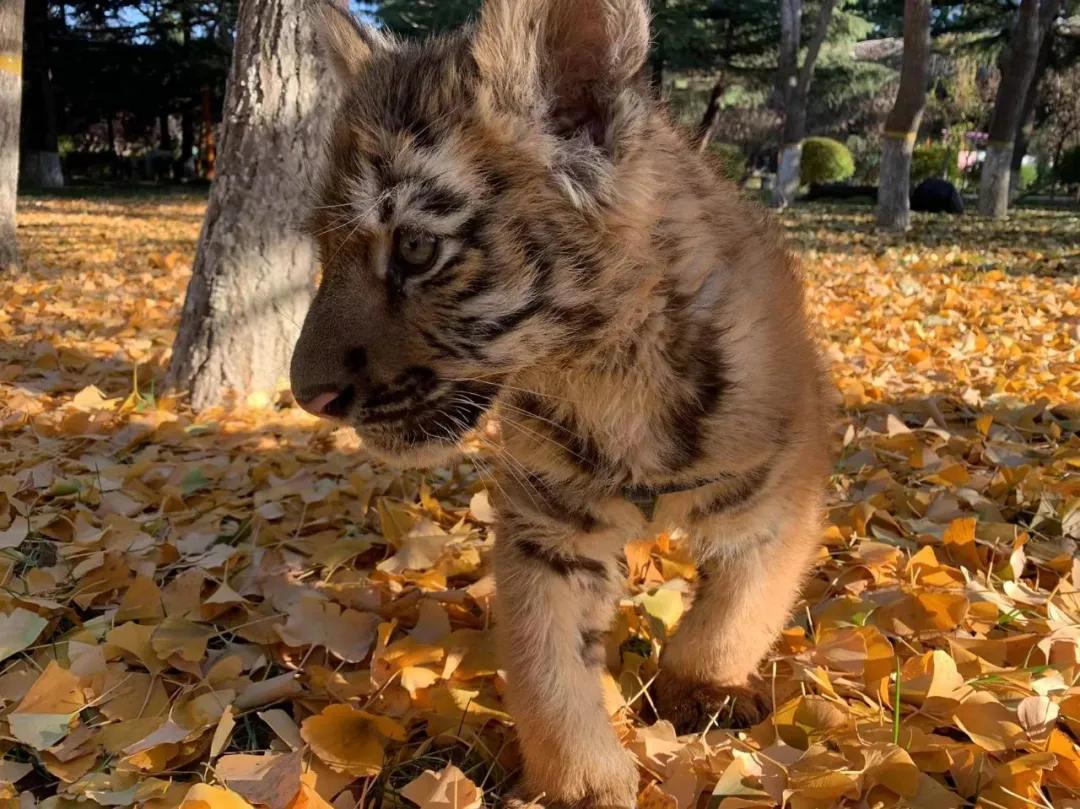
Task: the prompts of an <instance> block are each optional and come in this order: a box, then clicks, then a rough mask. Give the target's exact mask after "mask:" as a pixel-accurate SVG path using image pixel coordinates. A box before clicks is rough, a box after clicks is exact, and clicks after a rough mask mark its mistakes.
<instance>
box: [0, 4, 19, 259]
mask: <svg viewBox="0 0 1080 809" xmlns="http://www.w3.org/2000/svg"><path fill="white" fill-rule="evenodd" d="M22 36H23V0H0V269H5V268H7V267H9V266H11V265H12V264H14V263H15V262H16V261H18V258H19V251H18V246H17V244H16V241H15V196H16V189H17V188H18V184H19V108H20V106H21V103H20V102H21V99H22Z"/></svg>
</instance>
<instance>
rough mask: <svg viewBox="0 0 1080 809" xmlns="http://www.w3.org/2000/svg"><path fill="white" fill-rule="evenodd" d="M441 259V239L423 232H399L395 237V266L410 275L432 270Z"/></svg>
mask: <svg viewBox="0 0 1080 809" xmlns="http://www.w3.org/2000/svg"><path fill="white" fill-rule="evenodd" d="M438 258H439V237H438V236H434V235H432V234H430V233H427V232H426V231H423V230H399V231H398V232H397V234H396V235H395V237H394V264H395V265H397V268H398V269H399V270H400V271H401V272H403V273H405V274H409V275H418V274H420V273H423V272H427V271H428V270H430V269H431V267H432V265H434V264H435V262H436V260H438Z"/></svg>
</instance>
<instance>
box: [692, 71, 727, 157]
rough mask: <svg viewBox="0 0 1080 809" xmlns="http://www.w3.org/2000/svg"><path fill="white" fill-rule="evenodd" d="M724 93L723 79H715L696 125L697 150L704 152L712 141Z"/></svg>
mask: <svg viewBox="0 0 1080 809" xmlns="http://www.w3.org/2000/svg"><path fill="white" fill-rule="evenodd" d="M723 95H724V80H723V79H722V78H721V79H717V80H716V84H714V85H713V88H712V90H711V91H710V92H709V103H708V105H706V107H705V114H704V115H702V116H701V125H700V126H699V127H698V151H699V152H704V151H705V150H706V149H708V148H709V144H710V143H711V142H712V139H713V134H714V133H715V132H716V125H717V123H719V121H720V99H721V98H723Z"/></svg>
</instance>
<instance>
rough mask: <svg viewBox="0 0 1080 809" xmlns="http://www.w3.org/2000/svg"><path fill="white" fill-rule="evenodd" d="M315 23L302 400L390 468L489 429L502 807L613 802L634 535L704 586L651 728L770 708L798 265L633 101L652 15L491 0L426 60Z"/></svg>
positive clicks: (432, 43)
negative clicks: (516, 759) (515, 742)
mask: <svg viewBox="0 0 1080 809" xmlns="http://www.w3.org/2000/svg"><path fill="white" fill-rule="evenodd" d="M321 17H322V25H321V36H322V44H323V50H324V52H325V54H326V57H327V59H328V61H329V63H330V64H331V65H332V67H333V69H334V71H335V72H336V74H337V76H338V78H339V79H340V81H341V83H342V85H343V87H344V88H345V92H344V100H343V101H342V103H341V105H340V108H339V109H338V111H337V116H336V119H335V124H334V127H333V133H332V135H331V137H330V141H329V147H328V149H329V151H328V159H327V163H326V167H325V169H324V170H322V173H321V174H320V175H319V176H318V177H316V178H314V179H315V183H316V187H317V188H318V190H319V194H320V199H319V204H318V206H317V207H316V208H315V210H314V213H313V215H312V221H311V227H312V229H313V233H314V234H316V236H317V239H318V242H319V246H320V250H321V256H322V262H323V273H324V275H323V280H322V283H321V287H320V289H319V291H318V294H317V296H316V298H315V300H314V303H313V305H312V307H311V311H310V314H309V315H308V316H307V320H306V322H305V323H304V326H303V331H302V334H301V336H300V339H299V342H298V344H297V346H296V352H295V356H294V358H293V363H292V385H293V390H294V393H295V396H296V399H297V401H298V402H299V403H300V404H301V405H302V406H303V407H304V408H305V409H307V410H309V411H311V412H313V413H315V414H318V415H321V416H325V417H327V418H331V419H336V420H339V421H341V422H344V423H346V424H349V425H351V426H352V427H354V428H355V429H356V430H357V431H358V432H359V434H360V435H361V436H362V438H363V440H364V443H365V445H366V447H367V448H368V449H369V450H370V451H371V452H372V453H374V454H376V455H377V456H381V457H383V458H385V459H387V460H390V461H394V462H397V463H404V464H419V465H425V464H435V463H439V462H441V461H443V460H445V459H447V458H448V457H449V456H450V455H451V454H452V453H453V452H454V449H455V446H456V445H457V444H458V443H459V441H460V440H461V439H462V438H463V436H465V435H466V434H467V433H470V431H472V429H473V428H474V427H475V426H476V425H477V424H478V423H479V422H480V420H481V419H482V418H483V417H484V416H485V415H487V414H494V415H495V417H496V419H497V421H498V423H499V424H500V427H501V438H500V439H499V444H498V446H497V448H495V449H494V451H493V453H492V460H493V463H494V464H495V465H496V466H497V474H496V477H497V486H496V487H495V491H494V492H493V493H492V498H493V503H494V505H495V508H496V512H497V518H498V523H497V526H496V529H497V530H496V534H497V540H496V548H495V551H494V565H495V575H496V580H497V591H498V596H497V607H496V624H497V629H496V631H497V634H498V637H499V640H500V643H501V649H502V654H503V660H504V666H505V671H506V676H507V699H508V703H509V707H510V710H511V712H512V713H513V715H514V717H515V721H516V724H517V733H518V736H519V739H520V744H521V750H522V755H523V759H524V768H523V770H524V772H523V776H522V783H521V785H520V788H519V792H518V794H519V796H520V798H521V799H522V800H539V801H540V802H541V803H543V804H545V805H548V806H590V807H596V806H619V807H629V806H633V805H634V804H635V801H636V793H637V784H638V773H637V768H636V765H635V763H634V761H633V760H632V758H631V756H630V755H629V754H628V753H627V752H626V751H625V750H624V748H623V747H622V746H621V745H620V743H619V740H618V738H617V736H616V732H615V730H614V729H613V727H612V724H611V722H610V720H609V717H608V715H607V714H606V712H605V709H604V705H603V698H602V690H601V678H600V669H601V668H602V667H603V666H604V664H605V654H604V637H605V633H606V632H607V630H608V628H609V624H610V622H611V621H612V618H613V615H614V611H615V608H616V604H617V601H618V598H619V595H620V592H621V590H622V585H623V583H624V581H625V573H624V568H625V560H624V558H623V547H624V544H625V543H626V542H627V540H629V539H633V538H638V537H642V536H647V535H652V534H654V533H655V532H657V531H659V530H667V529H672V528H675V527H681V528H682V529H684V530H685V532H686V533H687V535H688V537H689V541H690V543H691V545H692V548H693V551H694V553H695V554H696V559H697V564H698V568H699V574H700V575H699V579H698V585H697V591H696V595H695V598H694V603H693V606H692V608H691V609H690V611H689V612H688V613H687V614H686V615H685V616H684V618H683V619H682V623H681V626H680V627H679V628H678V631H677V633H676V634H675V637H674V638H673V639H672V641H671V642H670V643H669V644H668V645H667V647H666V648H665V649H664V651H663V655H662V657H661V661H660V665H661V675H660V677H659V679H658V680H657V682H656V683H655V685H654V688H653V693H654V698H655V702H656V704H657V706H658V711H659V712H660V714H661V715H662V716H664V717H667V718H669V719H671V720H672V721H673V722H674V723H675V724H676V726H677V727H678V728H679V729H680V730H689V729H692V728H695V727H698V726H700V725H701V724H703V723H704V722H707V721H708V720H709V719H710V718H711V717H712V716H713V715H714V714H715V713H716V712H717V711H720V710H721V709H724V710H725V711H727V710H730V707H731V705H732V704H733V705H734V713H735V717H734V718H735V720H736V721H740V722H743V723H752V722H755V721H757V720H759V719H761V718H763V717H764V716H766V715H767V713H768V711H769V710H770V708H769V705H768V701H767V699H766V698H765V696H764V694H763V693H761V689H760V688H759V687H758V686H757V680H756V677H755V669H756V667H757V665H758V663H759V662H760V661H761V659H762V658H763V657H764V655H765V654H766V653H767V651H768V650H769V648H770V646H771V644H772V643H773V642H774V640H775V638H776V637H777V634H778V633H779V632H780V630H781V629H782V627H783V626H784V624H785V621H786V620H787V618H788V615H789V611H790V610H791V609H792V606H793V604H794V602H795V599H796V597H797V592H798V589H799V586H800V580H801V579H802V578H803V576H804V575H805V574H806V571H807V569H808V567H809V566H810V564H811V561H812V558H813V557H814V556H815V551H816V547H817V542H818V537H819V533H820V532H819V520H820V518H821V513H822V499H823V489H824V477H825V474H826V472H827V465H828V464H827V448H826V445H827V423H826V422H827V413H828V411H829V409H830V408H829V405H828V399H827V397H826V395H825V391H826V389H827V386H826V384H825V382H824V376H823V372H822V366H821V362H820V360H819V357H818V354H817V353H816V351H815V348H814V346H813V343H812V340H811V338H810V337H809V336H808V327H807V322H806V315H805V312H804V305H803V283H802V279H801V276H800V273H799V270H798V268H797V266H796V265H795V263H794V262H793V260H792V259H791V258H789V257H788V255H786V253H785V251H784V248H783V246H782V244H781V240H780V237H779V235H778V233H777V229H776V228H775V227H774V226H773V225H771V224H769V223H768V222H767V221H766V219H765V217H764V215H763V214H762V213H761V212H760V211H759V210H758V209H757V208H755V207H753V206H752V205H750V204H748V203H746V202H744V201H743V200H741V199H740V197H739V194H738V192H737V190H736V189H735V188H734V187H733V186H732V185H730V184H728V183H726V182H724V181H723V180H721V179H719V178H718V177H717V176H716V174H714V172H713V171H712V169H711V168H710V166H709V165H708V164H707V163H706V162H705V160H703V158H702V157H700V156H699V155H698V154H697V153H696V152H695V151H694V150H693V149H691V148H689V147H688V145H687V143H686V141H685V140H684V139H683V137H682V136H681V135H680V134H679V133H678V132H677V131H676V130H675V128H674V127H673V126H672V124H671V123H670V122H669V121H668V119H667V117H666V116H665V114H664V112H663V110H662V109H661V108H660V106H659V105H658V104H657V102H656V101H655V100H654V98H653V96H652V94H651V92H650V89H649V87H648V83H647V78H646V76H645V75H644V74H645V73H647V69H646V59H647V56H648V52H649V36H650V34H649V17H648V13H647V9H646V3H645V2H644V0H487V2H486V4H485V5H484V7H483V9H482V11H481V13H480V15H479V19H478V20H477V22H476V23H475V25H473V26H472V27H469V28H467V29H465V30H462V31H459V32H456V33H454V34H450V35H447V36H441V37H438V38H434V39H430V40H428V41H426V42H423V43H413V42H399V41H395V40H393V39H391V38H389V37H387V36H386V35H384V34H383V33H381V32H379V31H376V30H374V29H371V28H369V27H366V26H363V25H360V24H358V23H356V22H354V21H353V20H352V19H351V18H349V17H348V16H346V15H345V14H343V13H341V12H339V11H337V10H336V9H335V8H334V7H333V6H331V5H327V7H326V8H325V9H323V11H322V12H321ZM732 700H734V702H733V703H732ZM725 706H727V707H725ZM725 715H726V714H725Z"/></svg>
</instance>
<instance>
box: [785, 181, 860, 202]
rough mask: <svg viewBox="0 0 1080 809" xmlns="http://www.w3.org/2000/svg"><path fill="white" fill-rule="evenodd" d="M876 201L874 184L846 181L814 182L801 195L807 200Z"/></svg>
mask: <svg viewBox="0 0 1080 809" xmlns="http://www.w3.org/2000/svg"><path fill="white" fill-rule="evenodd" d="M860 198H865V199H867V200H868V201H870V202H877V186H876V185H849V184H848V183H814V184H813V185H811V186H810V190H809V191H807V192H806V195H805V196H804V197H803V199H804V200H806V201H807V202H813V201H814V200H819V199H860Z"/></svg>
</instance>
